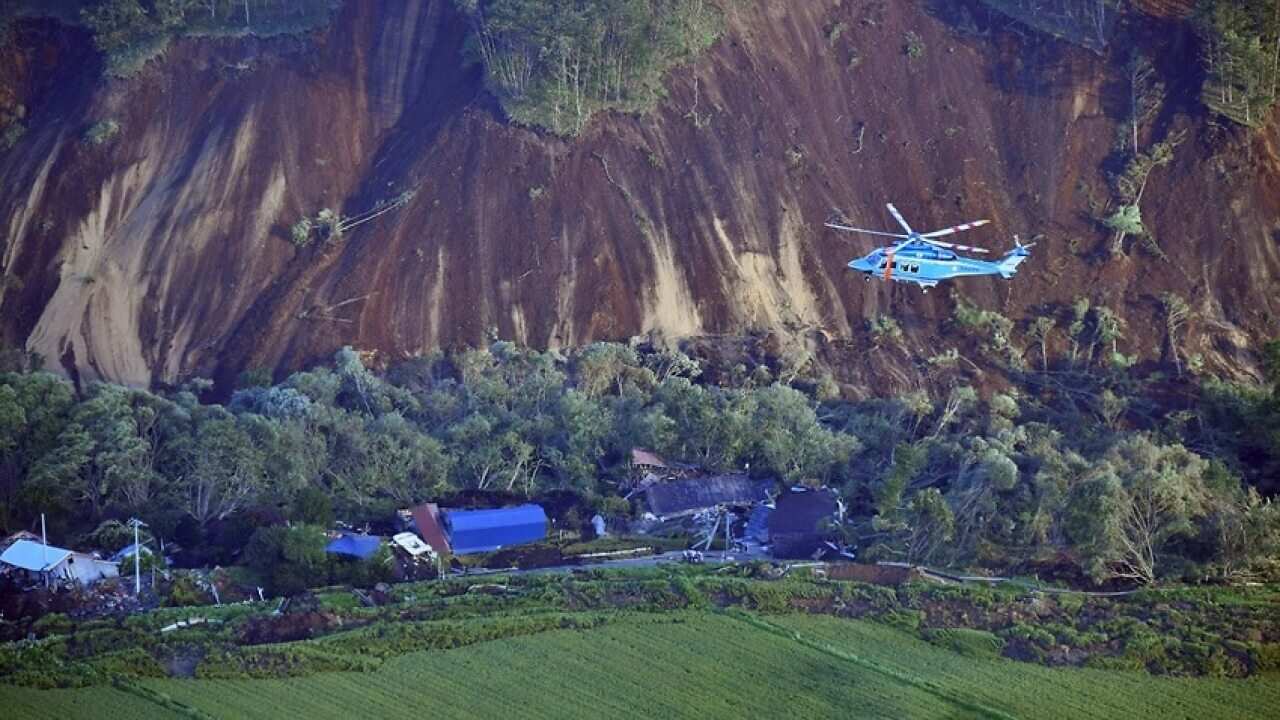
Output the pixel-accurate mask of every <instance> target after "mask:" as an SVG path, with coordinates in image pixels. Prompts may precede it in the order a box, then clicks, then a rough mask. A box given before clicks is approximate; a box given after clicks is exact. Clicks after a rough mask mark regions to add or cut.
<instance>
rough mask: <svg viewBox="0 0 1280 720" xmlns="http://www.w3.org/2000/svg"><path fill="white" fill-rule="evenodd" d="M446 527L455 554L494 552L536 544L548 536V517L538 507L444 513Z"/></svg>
mask: <svg viewBox="0 0 1280 720" xmlns="http://www.w3.org/2000/svg"><path fill="white" fill-rule="evenodd" d="M444 520H445V527H446V528H448V530H449V544H450V546H451V547H452V548H453V554H455V555H470V554H473V553H483V552H493V551H494V550H500V549H502V548H504V547H510V546H512V545H524V544H526V543H531V542H537V541H539V540H542V539H544V538H546V536H547V514H546V512H544V511H543V509H542V506H541V505H533V504H529V505H518V506H516V507H509V508H496V509H491V510H446V511H444Z"/></svg>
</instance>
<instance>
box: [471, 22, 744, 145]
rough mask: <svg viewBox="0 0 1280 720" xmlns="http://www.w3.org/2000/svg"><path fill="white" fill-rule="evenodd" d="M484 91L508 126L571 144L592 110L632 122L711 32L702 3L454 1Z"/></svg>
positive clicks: (715, 31)
mask: <svg viewBox="0 0 1280 720" xmlns="http://www.w3.org/2000/svg"><path fill="white" fill-rule="evenodd" d="M454 1H455V4H456V5H457V6H458V8H459V9H460V10H462V12H464V13H465V14H466V15H467V17H468V18H469V19H470V22H471V29H472V32H471V36H470V38H469V46H470V49H471V53H472V54H473V56H474V57H475V59H477V60H479V61H480V62H481V63H483V65H484V68H485V73H486V78H487V84H488V87H489V90H490V91H491V92H493V94H494V95H495V96H496V97H497V98H498V99H499V101H500V102H501V103H502V106H503V109H504V110H505V111H506V113H507V114H508V115H509V116H510V117H511V118H512V119H513V120H515V121H516V122H518V123H521V124H525V125H532V126H537V127H542V128H546V129H548V130H550V131H552V132H554V133H557V134H561V135H576V134H578V133H579V132H580V131H581V130H582V128H583V127H584V126H585V125H586V123H587V121H588V120H590V119H591V116H592V115H593V114H595V113H596V112H597V111H599V110H603V109H617V110H622V111H624V112H637V111H642V110H647V109H649V108H650V107H652V106H653V105H654V104H655V103H656V102H657V101H658V99H659V98H661V97H662V95H663V93H664V91H663V86H662V76H663V74H664V73H666V72H667V70H669V69H671V68H672V67H674V66H676V65H678V64H680V63H683V62H686V61H688V60H690V59H692V58H694V57H696V56H697V55H698V54H700V53H701V52H702V51H703V50H705V49H707V48H708V47H710V46H711V44H712V43H713V42H715V40H716V38H718V37H719V35H720V32H721V18H720V10H719V9H718V8H717V7H716V5H715V4H714V3H713V2H710V0H578V1H577V2H564V3H546V2H542V1H541V0H454Z"/></svg>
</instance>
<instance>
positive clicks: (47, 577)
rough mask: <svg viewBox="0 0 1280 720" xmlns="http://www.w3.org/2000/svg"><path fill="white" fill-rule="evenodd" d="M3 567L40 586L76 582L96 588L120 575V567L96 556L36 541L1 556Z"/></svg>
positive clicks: (15, 545) (25, 542)
mask: <svg viewBox="0 0 1280 720" xmlns="http://www.w3.org/2000/svg"><path fill="white" fill-rule="evenodd" d="M0 566H3V570H4V571H5V572H7V573H10V574H14V575H16V576H17V577H19V578H25V579H26V580H28V581H30V582H32V583H36V582H48V583H61V582H74V583H77V584H79V585H84V586H88V585H92V584H94V583H96V582H98V581H99V580H102V579H104V578H113V577H117V576H119V575H120V566H119V565H117V564H116V563H113V562H108V561H106V560H99V559H98V558H96V557H94V556H92V555H86V554H84V553H78V552H75V551H72V550H67V549H66V548H60V547H55V546H53V545H45V544H43V543H40V542H35V541H32V540H26V539H22V540H18V541H16V542H14V543H13V544H12V545H10V546H9V547H7V548H5V551H4V553H3V554H0Z"/></svg>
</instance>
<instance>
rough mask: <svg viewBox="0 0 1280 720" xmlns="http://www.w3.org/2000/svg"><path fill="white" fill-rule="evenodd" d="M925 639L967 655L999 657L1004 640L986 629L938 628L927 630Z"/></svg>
mask: <svg viewBox="0 0 1280 720" xmlns="http://www.w3.org/2000/svg"><path fill="white" fill-rule="evenodd" d="M924 639H925V640H928V641H929V642H931V643H933V644H934V645H938V646H940V647H944V648H947V649H948V650H951V651H952V652H955V653H958V654H960V655H964V656H965V657H998V656H999V655H1000V651H1001V650H1003V649H1004V640H1003V639H1001V638H999V637H997V636H996V635H995V634H993V633H990V632H987V631H986V630H974V629H971V628H937V629H933V630H926V631H925V632H924Z"/></svg>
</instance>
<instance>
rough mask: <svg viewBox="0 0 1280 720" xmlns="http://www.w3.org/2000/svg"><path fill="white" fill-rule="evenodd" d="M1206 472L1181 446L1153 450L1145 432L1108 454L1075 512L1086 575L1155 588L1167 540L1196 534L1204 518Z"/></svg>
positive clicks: (1205, 465) (1083, 491) (1083, 490)
mask: <svg viewBox="0 0 1280 720" xmlns="http://www.w3.org/2000/svg"><path fill="white" fill-rule="evenodd" d="M1207 468H1208V463H1207V462H1206V461H1205V460H1204V459H1203V458H1200V457H1199V456H1197V455H1195V454H1194V453H1192V452H1190V451H1189V450H1187V449H1186V448H1184V447H1182V446H1181V445H1157V444H1156V443H1154V442H1152V441H1151V439H1150V438H1148V437H1146V436H1144V435H1134V436H1131V437H1128V438H1125V439H1124V440H1122V441H1121V442H1120V443H1118V444H1117V445H1116V446H1115V447H1113V448H1112V449H1111V450H1110V451H1108V452H1107V454H1106V455H1105V456H1104V458H1103V462H1102V464H1101V465H1100V466H1099V468H1098V470H1097V471H1096V475H1095V477H1094V478H1093V479H1091V480H1090V481H1088V482H1087V483H1085V485H1084V486H1082V488H1081V490H1080V492H1079V493H1078V494H1077V496H1076V498H1075V501H1076V502H1075V504H1074V508H1073V511H1074V512H1073V515H1074V521H1075V523H1074V525H1073V532H1074V536H1075V539H1076V541H1077V543H1078V545H1079V546H1080V547H1081V549H1083V550H1085V556H1086V557H1087V558H1088V559H1089V560H1090V563H1091V565H1090V568H1089V569H1090V571H1091V574H1093V575H1094V576H1095V578H1101V577H1118V578H1124V579H1129V580H1135V581H1137V582H1140V583H1143V584H1148V585H1149V584H1152V583H1155V582H1156V580H1157V579H1158V578H1159V569H1160V561H1161V558H1162V556H1163V555H1164V553H1165V551H1166V549H1167V548H1168V545H1169V543H1170V542H1171V541H1173V540H1174V539H1176V538H1179V537H1188V536H1191V535H1193V534H1194V532H1195V524H1194V523H1195V521H1196V519H1198V518H1200V517H1202V516H1203V515H1204V514H1205V509H1206V507H1207V503H1206V500H1207V492H1206V488H1205V483H1204V476H1205V472H1206V469H1207ZM1088 515H1092V517H1088Z"/></svg>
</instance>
